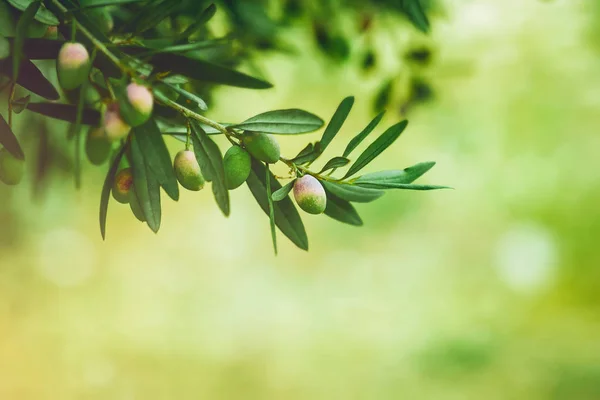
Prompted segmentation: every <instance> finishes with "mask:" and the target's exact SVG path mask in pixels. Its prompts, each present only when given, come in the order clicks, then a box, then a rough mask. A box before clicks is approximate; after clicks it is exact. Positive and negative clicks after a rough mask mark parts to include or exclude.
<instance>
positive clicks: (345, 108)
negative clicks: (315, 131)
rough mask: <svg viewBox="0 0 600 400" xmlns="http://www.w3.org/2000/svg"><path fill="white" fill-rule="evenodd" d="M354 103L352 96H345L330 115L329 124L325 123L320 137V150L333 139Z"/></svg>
mask: <svg viewBox="0 0 600 400" xmlns="http://www.w3.org/2000/svg"><path fill="white" fill-rule="evenodd" d="M353 105H354V96H349V97H346V98H345V99H344V100H342V102H341V103H340V105H339V106H338V108H337V110H336V111H335V113H334V114H333V117H331V120H330V121H329V124H327V128H325V132H323V137H322V138H321V152H323V151H325V149H326V148H327V146H329V143H331V141H332V140H333V138H334V137H335V135H337V133H338V132H339V131H340V129H341V128H342V125H343V124H344V122H345V121H346V118H348V114H350V110H352V106H353Z"/></svg>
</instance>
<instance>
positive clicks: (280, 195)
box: [271, 179, 296, 201]
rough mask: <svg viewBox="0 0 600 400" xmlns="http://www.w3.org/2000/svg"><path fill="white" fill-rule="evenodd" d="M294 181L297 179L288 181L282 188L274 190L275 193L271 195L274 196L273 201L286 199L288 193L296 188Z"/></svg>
mask: <svg viewBox="0 0 600 400" xmlns="http://www.w3.org/2000/svg"><path fill="white" fill-rule="evenodd" d="M294 182H296V180H295V179H294V180H293V181H291V182H289V183H287V184H286V185H285V186H283V187H282V188H281V189H279V190H276V191H275V192H273V194H272V195H271V197H272V198H273V201H281V200H283V199H285V198H286V197H287V195H288V194H289V193H290V192H291V191H292V189H293V188H294Z"/></svg>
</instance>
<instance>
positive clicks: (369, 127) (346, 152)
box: [343, 111, 385, 157]
mask: <svg viewBox="0 0 600 400" xmlns="http://www.w3.org/2000/svg"><path fill="white" fill-rule="evenodd" d="M384 114H385V111H382V112H380V113H379V114H377V116H376V117H375V118H373V120H372V121H371V122H369V125H367V126H366V127H365V129H363V130H362V132H360V133H359V134H358V135H356V136H354V137H353V138H352V140H350V142H349V143H348V146H346V150H344V154H343V156H344V157H348V156H349V155H350V153H352V151H353V150H354V149H356V148H357V147H358V145H359V144H361V143H362V141H363V140H365V138H366V137H367V136H369V134H370V133H371V132H373V130H374V129H375V128H376V127H377V125H379V122H381V119H382V118H383V115H384Z"/></svg>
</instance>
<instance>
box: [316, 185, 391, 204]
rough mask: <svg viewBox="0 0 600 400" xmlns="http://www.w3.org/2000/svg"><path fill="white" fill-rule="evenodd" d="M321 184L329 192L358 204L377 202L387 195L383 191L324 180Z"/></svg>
mask: <svg viewBox="0 0 600 400" xmlns="http://www.w3.org/2000/svg"><path fill="white" fill-rule="evenodd" d="M321 184H322V185H323V187H324V188H325V189H326V190H327V191H329V192H331V193H333V194H335V195H336V196H338V197H339V198H340V199H343V200H346V201H353V202H356V203H369V202H371V201H374V200H377V199H378V198H380V197H381V196H383V195H384V194H385V192H384V191H383V190H378V189H370V188H365V187H360V186H357V185H350V184H347V183H336V182H329V181H325V180H322V181H321Z"/></svg>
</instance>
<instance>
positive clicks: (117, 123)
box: [102, 103, 131, 142]
mask: <svg viewBox="0 0 600 400" xmlns="http://www.w3.org/2000/svg"><path fill="white" fill-rule="evenodd" d="M102 126H103V128H104V132H105V133H106V137H107V138H108V140H109V141H111V142H114V141H117V140H120V139H123V138H124V137H126V136H127V134H128V133H129V131H130V130H131V126H129V125H127V124H126V123H125V121H123V118H121V114H120V112H119V105H118V104H117V103H112V104H110V105H109V106H108V108H107V109H106V111H105V112H104V119H103V121H102Z"/></svg>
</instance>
